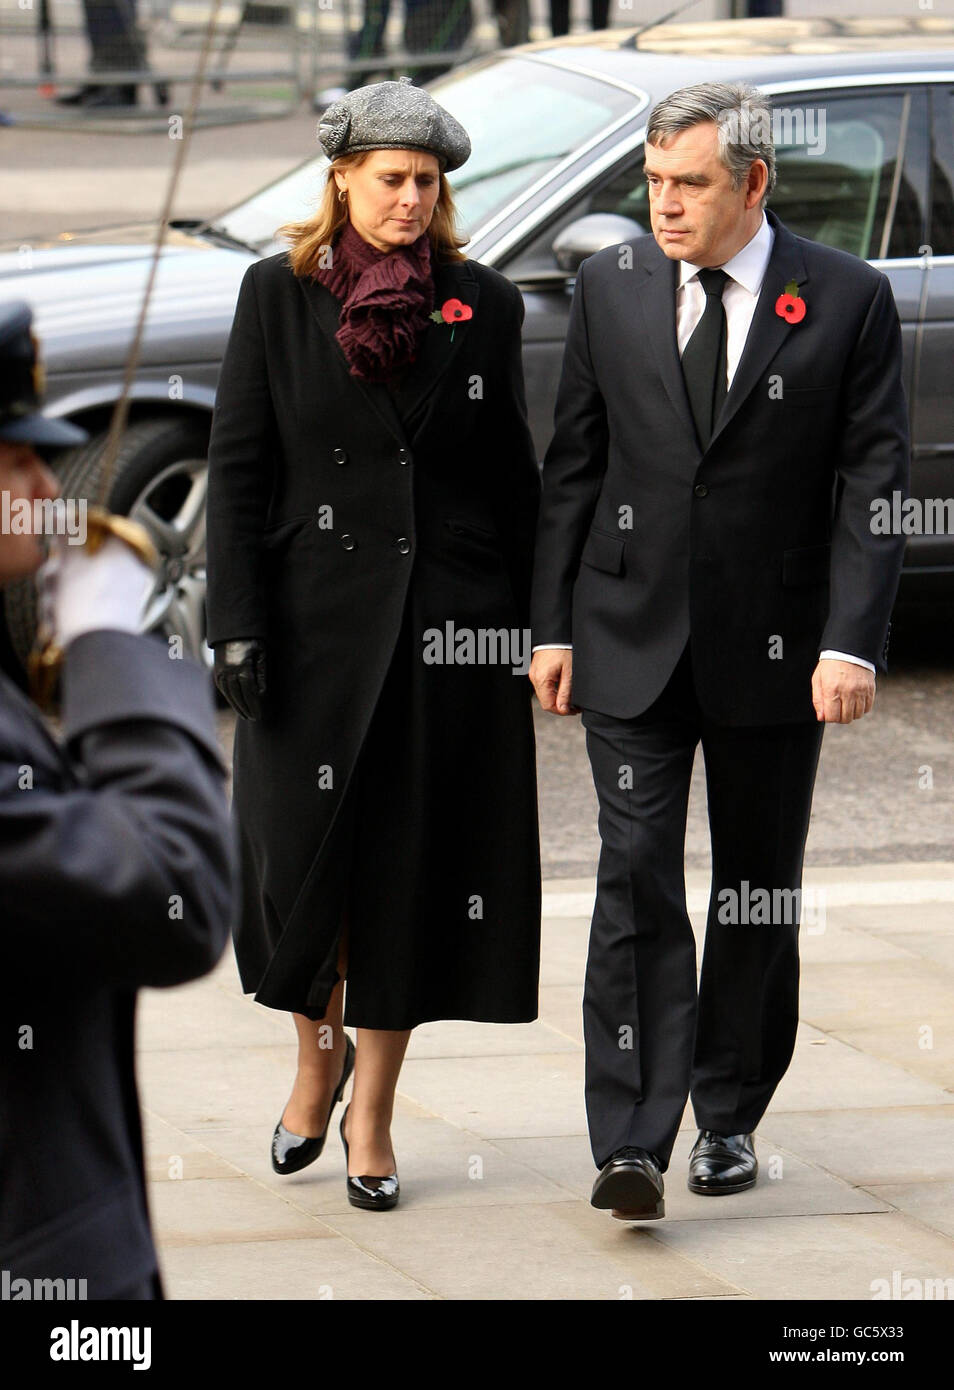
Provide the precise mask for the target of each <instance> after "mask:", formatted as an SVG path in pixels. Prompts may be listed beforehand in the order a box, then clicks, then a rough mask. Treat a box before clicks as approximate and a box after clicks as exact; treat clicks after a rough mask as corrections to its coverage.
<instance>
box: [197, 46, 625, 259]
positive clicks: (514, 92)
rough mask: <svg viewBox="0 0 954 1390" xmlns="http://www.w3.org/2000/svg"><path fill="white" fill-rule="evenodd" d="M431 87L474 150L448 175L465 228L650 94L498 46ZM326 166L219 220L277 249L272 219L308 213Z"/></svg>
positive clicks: (236, 233)
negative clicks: (504, 54)
mask: <svg viewBox="0 0 954 1390" xmlns="http://www.w3.org/2000/svg"><path fill="white" fill-rule="evenodd" d="M428 90H429V91H430V92H432V93H433V95H434V99H435V101H438V102H439V103H440V104H441V105H442V106H444V107H446V109H447V110H448V111H450V113H451V115H453V116H455V117H456V118H457V120H459V121H460V122H461V124H462V125H463V127H464V129H465V130H466V131H467V133H468V135H469V136H470V141H471V155H470V158H469V159H468V160H467V161H466V162H465V163H464V164H463V165H462V166H461V167H460V169H455V170H454V171H453V172H452V173H451V174H449V175H448V182H449V183H450V185H451V188H452V190H453V193H454V201H455V204H456V206H457V213H458V224H459V226H460V228H461V231H462V232H463V234H464V235H465V236H467V237H473V236H475V235H476V233H477V231H478V229H479V228H480V226H481V225H482V224H483V223H484V222H486V221H487V220H488V218H490V217H492V216H493V214H494V213H496V212H498V211H499V210H500V209H501V208H503V207H505V206H506V205H507V204H508V203H509V202H510V201H511V200H512V199H513V198H516V197H519V196H520V194H521V193H523V192H524V190H525V189H527V188H529V187H530V186H531V185H532V184H533V183H534V182H535V181H536V180H537V179H539V178H541V177H542V176H543V175H544V174H546V173H548V172H549V170H551V169H552V168H554V167H555V165H557V164H558V163H559V162H560V160H561V159H564V158H565V157H566V156H567V155H569V154H572V153H573V151H574V150H577V149H579V148H580V147H581V146H582V145H584V144H585V143H586V142H587V141H588V140H590V139H592V138H593V137H594V136H596V135H598V134H599V132H600V131H603V130H605V129H606V128H607V127H608V126H610V125H612V124H613V122H614V121H617V120H621V119H623V118H625V117H631V116H633V115H635V114H636V113H637V112H638V111H639V109H640V106H641V105H644V106H648V104H649V97H648V96H647V95H646V94H645V93H644V94H642V96H641V97H640V98H637V97H635V96H634V95H633V92H632V91H627V90H625V89H623V88H621V87H616V86H613V85H612V84H611V83H609V82H601V81H600V80H599V79H598V78H595V77H590V76H588V75H587V74H582V73H575V72H570V71H568V70H566V69H564V68H558V67H555V66H553V65H551V64H548V63H539V62H533V61H531V60H530V59H528V58H500V57H499V56H498V55H496V54H494V55H490V56H488V57H487V58H484V59H482V60H477V61H475V62H474V63H469V64H467V65H466V66H465V67H463V68H460V69H458V70H457V71H455V72H452V73H450V74H449V75H448V76H446V77H442V78H440V79H439V80H438V81H437V82H434V83H433V84H431V85H430V86H429V88H428ZM327 167H328V161H327V159H326V158H325V157H324V155H320V156H319V157H318V158H316V159H313V160H310V161H309V162H308V163H307V164H303V165H300V166H299V167H298V168H297V169H294V170H292V171H291V173H289V174H286V175H285V176H284V177H283V178H281V179H278V180H277V181H276V182H275V183H272V184H270V185H269V186H268V187H267V188H263V189H261V190H260V191H259V192H258V193H256V194H255V195H254V196H253V197H251V198H249V199H247V200H246V201H245V202H243V203H241V204H239V206H238V207H235V208H232V209H230V210H229V211H228V212H226V213H223V214H222V215H221V216H220V217H218V218H216V219H215V220H216V222H217V223H218V224H219V225H220V226H221V227H222V228H223V230H225V231H226V232H227V233H228V234H229V235H230V236H233V237H236V238H237V239H238V240H240V241H243V242H246V243H248V244H250V245H254V246H258V247H259V248H261V250H262V251H263V253H264V254H266V255H267V254H268V253H269V251H271V250H278V249H279V245H278V243H277V242H275V241H274V236H275V231H276V229H277V228H278V227H279V226H280V225H281V224H282V223H284V222H287V221H292V220H296V219H302V218H306V217H308V216H310V214H311V213H312V212H313V211H314V209H315V206H316V204H317V202H318V199H319V197H320V195H321V192H322V189H323V188H324V184H325V179H326V173H325V171H326V169H327Z"/></svg>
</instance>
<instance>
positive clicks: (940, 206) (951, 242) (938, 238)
mask: <svg viewBox="0 0 954 1390" xmlns="http://www.w3.org/2000/svg"><path fill="white" fill-rule="evenodd" d="M928 244H929V245H930V247H931V251H932V252H933V254H934V255H935V256H954V91H951V90H947V89H945V88H939V89H937V90H936V91H935V93H934V141H933V147H932V159H931V225H930V230H929V232H928Z"/></svg>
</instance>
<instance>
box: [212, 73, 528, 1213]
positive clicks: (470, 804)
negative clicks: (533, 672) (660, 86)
mask: <svg viewBox="0 0 954 1390" xmlns="http://www.w3.org/2000/svg"><path fill="white" fill-rule="evenodd" d="M319 137H320V139H321V141H322V144H323V146H324V148H325V150H326V152H327V153H328V155H329V158H330V159H331V161H332V163H331V165H330V166H329V169H328V171H327V183H326V187H325V189H324V192H323V196H322V197H321V199H320V203H319V206H318V208H317V211H316V212H315V214H314V216H313V217H312V218H311V219H309V220H308V221H306V222H304V223H298V224H294V225H291V226H289V227H286V228H283V229H282V230H283V232H284V233H285V234H286V236H287V237H288V239H289V241H290V248H291V249H290V250H289V251H286V252H282V253H280V254H279V255H276V256H272V257H270V258H268V259H266V260H263V261H260V262H258V263H257V264H255V265H252V266H251V267H250V268H249V270H248V271H247V273H246V275H245V279H244V281H243V283H242V287H241V290H240V293H239V299H238V305H237V307H236V312H235V320H234V323H233V327H232V332H231V336H230V339H229V343H228V348H227V351H226V354H225V359H224V361H223V365H222V374H221V379H220V382H219V388H218V395H217V398H216V408H215V416H214V421H213V428H212V438H211V444H210V455H209V462H210V483H209V504H208V581H209V589H208V640H209V642H210V644H211V645H212V646H213V647H214V648H215V655H216V678H217V681H218V683H219V686H220V689H222V691H223V692H224V693H225V694H226V695H227V697H228V698H229V699H230V700H231V702H232V703H233V705H234V707H235V708H236V710H237V712H238V713H239V714H240V715H243V716H244V717H243V718H241V719H240V720H239V722H238V725H237V729H236V736H235V755H234V756H235V762H234V807H235V814H236V818H237V823H238V828H239V835H240V841H241V845H242V851H243V862H244V879H243V885H244V910H243V914H242V919H241V924H240V926H239V928H238V930H237V933H236V943H235V944H236V954H237V958H238V963H239V969H240V973H241V977H242V983H243V986H244V988H245V989H246V990H247V991H250V992H252V991H254V993H255V998H256V999H257V1000H258V1001H259V1002H260V1003H262V1004H266V1005H269V1006H270V1007H272V1008H276V1009H287V1010H289V1011H291V1012H292V1013H293V1015H294V1017H295V1023H296V1026H297V1029H298V1039H299V1058H298V1074H297V1077H296V1081H295V1086H294V1089H293V1091H292V1094H291V1097H290V1099H289V1101H288V1104H287V1105H286V1107H285V1111H284V1113H283V1116H282V1119H281V1121H280V1123H279V1124H278V1126H277V1127H276V1130H275V1134H274V1136H273V1144H272V1162H273V1166H274V1167H275V1169H276V1171H278V1172H280V1173H289V1172H295V1171H298V1170H299V1169H300V1168H302V1167H304V1166H305V1165H306V1164H307V1163H310V1162H311V1161H313V1159H314V1158H316V1157H317V1156H318V1154H319V1153H320V1152H321V1149H322V1146H323V1144H324V1138H325V1134H326V1131H327V1128H328V1123H329V1120H330V1115H331V1112H332V1110H333V1108H334V1105H335V1104H336V1102H337V1101H338V1100H339V1099H340V1096H341V1093H342V1091H343V1089H344V1085H345V1082H346V1081H347V1079H348V1076H349V1074H350V1071H351V1069H352V1066H353V1067H354V1090H353V1095H352V1100H351V1104H350V1105H349V1107H348V1109H347V1111H346V1112H345V1116H344V1118H343V1120H342V1139H343V1141H344V1143H345V1151H346V1153H347V1154H348V1158H349V1162H348V1173H349V1177H348V1191H349V1197H350V1198H351V1200H352V1202H353V1204H355V1205H361V1206H365V1207H372V1208H382V1207H387V1206H393V1205H394V1203H395V1202H396V1201H397V1196H398V1184H397V1177H396V1172H395V1164H394V1157H393V1151H392V1148H391V1144H390V1132H389V1131H390V1122H391V1115H392V1108H393V1100H394V1090H395V1087H396V1084H397V1078H398V1074H399V1071H400V1067H401V1063H402V1060H403V1057H404V1052H405V1048H406V1046H407V1041H408V1037H409V1034H410V1030H411V1029H412V1028H413V1027H415V1025H417V1024H418V1023H422V1022H425V1021H427V1020H433V1019H441V1018H459V1019H474V1020H481V1021H485V1022H500V1023H519V1022H528V1021H530V1020H532V1019H534V1018H535V1017H536V1016H537V978H538V964H539V929H540V864H539V843H538V832H537V808H536V785H535V763H534V743H533V725H532V718H531V707H530V694H531V688H530V684H529V681H528V680H527V679H526V675H525V672H526V669H527V665H528V663H529V646H528V643H529V631H528V604H529V584H530V571H531V562H532V547H533V534H534V526H535V520H536V511H537V501H538V495H539V474H538V469H537V462H536V458H535V453H534V448H533V443H532V440H531V436H530V431H529V428H528V425H527V419H526V406H525V400H524V389H523V373H522V365H521V354H520V328H521V323H522V321H523V301H522V299H521V297H520V293H519V291H518V290H517V289H516V288H515V286H513V285H512V284H511V283H510V282H509V281H508V280H507V279H505V277H504V276H502V275H500V274H498V273H497V272H496V271H494V270H492V269H490V268H488V267H485V266H481V265H479V264H478V263H477V262H474V261H468V260H466V259H465V258H464V257H463V256H462V255H461V253H460V250H459V248H460V246H461V245H463V244H464V243H463V241H462V240H461V238H459V237H458V236H457V234H456V230H455V226H454V207H453V202H452V198H451V193H450V189H449V186H448V184H447V182H446V180H445V177H444V174H445V171H446V170H448V169H451V168H456V167H458V166H459V165H460V164H462V163H463V162H464V160H465V159H466V158H467V156H468V154H469V152H470V142H469V140H468V138H467V135H466V132H465V131H464V130H463V129H462V128H461V127H460V126H459V125H458V123H457V122H456V121H455V120H454V119H453V118H452V117H451V116H450V115H449V114H448V113H447V112H446V111H444V110H443V109H442V108H441V107H439V106H438V105H437V104H436V103H435V102H434V101H433V99H432V98H431V97H430V96H429V95H428V94H427V93H426V92H424V91H423V90H422V89H420V88H417V87H414V86H412V85H411V84H410V83H409V82H407V81H405V80H402V81H400V82H382V83H377V84H375V85H373V86H370V87H364V88H359V89H358V90H357V91H355V92H352V93H350V94H349V96H348V97H346V98H344V99H343V100H342V101H341V102H337V103H335V104H334V105H333V106H332V107H330V108H329V109H328V111H327V112H326V113H325V115H324V117H323V119H322V122H321V126H320V128H319ZM515 668H516V669H515ZM345 975H346V976H347V994H346V998H345V999H344V1000H343V993H344V990H343V983H344V977H345ZM344 1025H349V1026H354V1027H355V1028H356V1029H357V1052H356V1055H355V1050H354V1048H353V1047H352V1044H351V1042H350V1039H348V1038H347V1036H346V1035H345V1033H344V1031H343V1028H344ZM349 1149H350V1152H349Z"/></svg>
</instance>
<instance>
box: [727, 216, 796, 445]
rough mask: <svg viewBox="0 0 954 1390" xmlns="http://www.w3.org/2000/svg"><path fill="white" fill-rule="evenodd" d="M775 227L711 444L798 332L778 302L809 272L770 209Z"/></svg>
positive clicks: (792, 237)
mask: <svg viewBox="0 0 954 1390" xmlns="http://www.w3.org/2000/svg"><path fill="white" fill-rule="evenodd" d="M766 216H767V217H768V218H769V220H770V222H771V224H772V226H773V227H774V229H775V241H774V243H773V245H772V254H771V256H770V257H769V263H768V265H767V266H766V267H765V278H764V280H763V281H762V288H761V290H760V292H759V297H758V299H757V301H756V304H755V313H754V314H753V316H752V322H751V324H750V326H749V332H748V336H747V337H746V340H745V347H744V348H743V349H742V357H741V360H740V362H739V365H738V366H737V367H736V369H735V375H734V376H733V378H732V385H731V386H730V387H729V394H728V395H727V396H726V398H725V401H724V402H723V404H722V409H721V410H720V412H719V416H718V419H717V420H716V422H715V427H714V428H713V431H712V439H711V440H710V447H711V445H712V444H713V443H714V442H715V440H716V439H717V438H718V436H719V435H720V434H721V433H722V431H723V430H724V429H725V427H726V425H728V423H729V421H730V420H731V419H732V417H733V415H734V414H735V413H736V411H737V410H738V409H739V406H740V405H741V404H742V402H743V401H744V400H745V398H746V396H748V395H749V393H750V392H751V390H752V388H753V387H754V386H755V384H756V383H757V382H758V380H759V378H760V377H761V376H762V374H763V373H764V372H765V369H766V368H767V367H768V365H769V363H770V362H771V361H772V358H773V357H774V356H775V354H776V353H777V352H778V350H779V348H780V347H781V346H782V344H783V342H784V341H785V339H786V337H787V336H788V334H789V333H792V332H797V331H798V330H797V329H793V328H792V326H791V324H789V323H788V322H787V320H786V319H783V318H782V317H781V315H779V314H777V313H776V312H775V302H776V300H777V299H778V297H779V295H780V294H784V292H785V286H786V285H787V284H788V283H789V281H790V280H794V281H795V283H796V284H797V285H799V286H801V285H804V284H805V283H806V281H807V280H808V272H807V270H806V269H805V262H804V261H803V260H802V253H801V251H800V250H799V247H798V242H797V241H796V239H795V237H794V236H792V233H791V232H790V231H789V230H788V228H787V227H784V226H783V225H782V223H781V222H779V220H778V218H777V217H776V216H775V214H774V213H772V212H767V213H766Z"/></svg>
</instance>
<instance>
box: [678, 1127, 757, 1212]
mask: <svg viewBox="0 0 954 1390" xmlns="http://www.w3.org/2000/svg"><path fill="white" fill-rule="evenodd" d="M758 1173H759V1165H758V1160H757V1158H756V1157H755V1144H754V1143H753V1142H752V1135H751V1134H729V1135H725V1134H713V1132H712V1130H711V1129H700V1131H699V1137H698V1139H697V1140H696V1142H695V1143H694V1144H693V1146H692V1153H691V1154H690V1155H689V1191H690V1192H698V1193H700V1194H702V1195H704V1196H710V1197H718V1196H721V1195H722V1194H723V1193H726V1192H745V1191H746V1190H747V1189H748V1188H750V1187H754V1186H755V1180H756V1178H757V1177H758Z"/></svg>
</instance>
